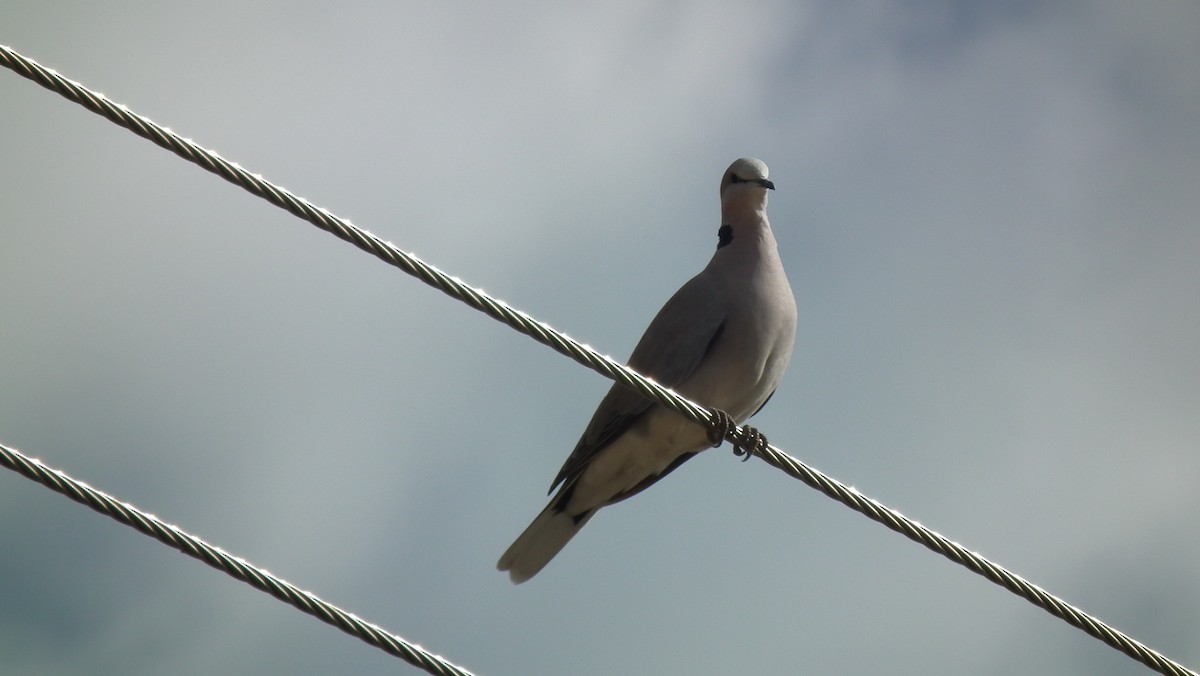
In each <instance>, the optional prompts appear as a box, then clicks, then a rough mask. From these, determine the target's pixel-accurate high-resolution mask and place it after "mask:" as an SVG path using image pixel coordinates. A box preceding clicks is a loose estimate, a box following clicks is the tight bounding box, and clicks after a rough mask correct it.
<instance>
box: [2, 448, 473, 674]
mask: <svg viewBox="0 0 1200 676" xmlns="http://www.w3.org/2000/svg"><path fill="white" fill-rule="evenodd" d="M0 465H3V466H4V467H7V468H8V469H11V470H13V471H14V472H17V473H18V474H22V475H24V476H26V477H28V478H30V479H32V480H34V481H36V482H38V483H40V484H42V485H43V486H46V487H47V488H49V489H51V490H53V491H55V492H58V493H62V494H63V495H65V496H67V497H68V498H71V499H72V500H74V501H75V502H78V503H80V504H82V505H87V506H88V507H91V508H92V509H94V510H96V511H97V512H100V513H101V514H103V515H105V516H107V517H109V518H111V519H113V520H115V521H117V522H119V523H123V524H125V525H126V526H131V527H132V528H134V529H136V530H138V531H140V532H142V533H144V534H145V535H149V536H150V537H152V538H154V539H155V540H158V541H159V542H161V543H163V544H165V545H167V546H168V547H172V548H174V549H178V550H179V551H181V552H183V553H184V554H187V555H188V556H190V557H192V558H194V559H199V560H200V561H203V562H204V563H207V564H208V565H210V566H212V567H213V568H216V569H217V570H219V571H222V572H224V573H226V574H227V575H230V576H232V577H235V578H237V579H239V580H241V581H242V582H245V583H246V584H248V585H250V586H251V587H254V588H255V589H257V590H259V591H263V592H266V593H268V594H270V595H271V596H274V597H275V598H277V599H279V600H280V601H283V602H284V603H287V604H289V605H291V606H294V607H296V608H298V609H299V610H301V611H303V612H305V613H308V614H309V615H312V616H313V617H315V618H317V619H318V620H321V621H322V622H324V623H326V624H330V625H333V626H335V627H337V628H338V629H341V630H342V631H344V632H346V633H347V634H350V635H351V636H354V637H356V638H358V639H361V640H363V641H365V642H366V643H368V644H370V645H373V646H375V647H376V648H379V649H381V650H383V651H384V652H387V653H390V654H392V655H395V656H396V657H399V658H400V659H402V660H404V661H405V662H408V663H409V664H411V665H413V666H414V667H419V668H421V669H424V670H425V671H427V672H429V673H431V674H436V675H437V676H472V674H471V672H469V671H467V670H466V669H464V668H462V667H460V666H457V665H455V664H451V663H450V662H447V661H446V660H445V659H443V658H442V657H439V656H437V655H434V654H433V653H431V652H429V651H427V650H425V649H424V648H422V647H421V646H419V645H415V644H413V643H409V642H408V641H405V640H404V639H403V638H400V637H399V636H396V635H395V634H390V633H388V632H387V631H385V630H384V629H382V628H380V627H378V626H377V625H374V624H371V623H370V622H365V621H363V620H360V619H359V618H357V617H355V616H354V615H353V614H351V613H348V612H346V611H344V610H342V609H341V608H338V607H337V606H335V605H332V604H330V603H326V602H325V601H322V600H321V599H319V598H317V597H316V596H314V595H313V594H311V593H309V592H306V591H304V590H303V589H300V588H299V587H297V586H295V585H293V584H291V583H289V582H287V581H284V580H281V579H279V578H278V577H275V576H274V575H272V574H271V573H269V572H267V571H265V570H263V569H262V568H259V567H257V566H255V565H254V564H252V563H249V562H247V561H244V560H242V559H240V558H238V557H236V556H232V555H230V554H227V553H226V552H224V551H222V550H221V549H220V548H219V547H214V546H212V545H210V544H208V543H207V542H205V541H203V540H201V539H200V538H198V537H196V536H194V535H190V534H188V533H186V532H184V531H183V530H180V529H179V528H178V527H177V526H172V525H171V524H169V523H165V522H163V521H161V520H159V519H158V518H157V517H155V516H153V515H151V514H147V513H145V512H143V511H141V510H140V509H138V508H137V507H134V506H133V505H131V504H129V503H127V502H122V501H120V500H118V499H116V498H114V497H112V496H111V495H108V494H106V493H103V492H101V491H98V490H96V489H95V488H92V487H91V486H89V485H87V484H85V483H83V482H82V481H77V480H75V479H72V478H71V477H69V476H67V475H66V474H64V473H62V472H60V471H58V470H56V469H53V468H51V467H47V466H46V465H44V464H42V463H41V462H40V461H38V460H36V459H34V458H30V457H29V456H26V455H24V454H23V453H21V452H20V451H18V450H16V449H13V448H9V447H8V446H5V445H4V444H0Z"/></svg>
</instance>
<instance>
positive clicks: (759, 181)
mask: <svg viewBox="0 0 1200 676" xmlns="http://www.w3.org/2000/svg"><path fill="white" fill-rule="evenodd" d="M754 182H755V183H757V184H759V185H761V186H762V187H764V188H766V189H767V190H774V189H775V184H774V183H772V182H770V181H768V180H767V179H765V178H756V179H754Z"/></svg>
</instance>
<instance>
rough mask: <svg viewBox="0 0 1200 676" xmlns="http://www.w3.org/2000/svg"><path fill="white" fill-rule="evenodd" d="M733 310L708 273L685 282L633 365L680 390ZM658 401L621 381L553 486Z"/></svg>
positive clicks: (661, 312)
mask: <svg viewBox="0 0 1200 676" xmlns="http://www.w3.org/2000/svg"><path fill="white" fill-rule="evenodd" d="M727 315H728V313H727V311H726V307H725V304H724V303H723V297H722V295H721V294H720V293H719V290H718V288H717V287H716V285H715V284H714V282H713V280H712V279H711V277H710V276H709V275H706V274H705V273H704V272H701V273H700V274H698V275H696V276H695V277H693V278H692V279H691V280H690V281H688V283H687V284H684V285H683V286H682V287H680V289H679V290H678V291H676V292H675V295H674V296H671V298H670V300H668V301H667V303H666V305H663V307H662V309H661V310H659V311H658V314H657V315H656V316H655V317H654V320H653V321H651V322H650V326H649V327H647V328H646V332H645V333H644V334H642V339H641V340H640V341H638V344H637V347H635V348H634V349H633V355H632V356H630V358H629V366H630V368H632V369H634V370H635V371H637V372H639V373H641V374H642V375H645V376H648V377H650V378H652V379H653V380H654V381H655V382H657V383H658V384H660V385H662V386H664V387H668V388H677V387H679V386H680V385H681V384H683V383H684V382H686V381H687V379H688V377H689V376H691V375H692V373H693V372H695V370H696V367H697V366H699V365H700V363H701V362H703V361H704V357H705V355H707V354H708V353H709V352H710V351H711V350H712V347H713V345H715V344H716V342H717V340H718V339H719V338H720V336H721V333H722V331H723V330H724V328H725V319H726V317H727ZM653 403H654V402H653V401H651V400H650V399H647V398H646V397H645V396H644V395H642V394H640V393H638V392H637V391H636V390H633V389H631V388H629V387H627V386H625V385H622V384H621V383H613V386H612V388H611V389H610V390H609V391H608V394H606V395H605V396H604V399H602V400H601V401H600V405H599V406H598V407H597V408H596V412H595V413H594V414H593V415H592V420H591V422H589V423H588V426H587V429H585V430H584V432H583V435H582V436H581V437H580V438H579V443H578V444H576V445H575V450H573V451H572V452H571V455H570V456H569V457H568V458H567V461H566V462H565V463H563V466H562V470H560V471H559V473H558V477H557V478H555V479H554V483H553V484H552V485H551V486H550V492H553V491H554V489H555V488H557V487H558V485H559V484H561V483H562V482H563V481H566V480H568V479H570V478H573V477H575V476H577V475H578V474H579V473H581V472H582V471H583V469H584V468H585V467H587V465H588V463H589V462H590V461H591V459H592V458H593V457H595V455H596V454H597V453H599V452H600V451H602V450H604V448H605V447H606V446H608V445H609V444H610V443H612V442H613V440H615V439H616V438H618V437H619V436H621V435H622V434H624V433H625V432H626V431H627V430H629V428H630V427H631V426H633V424H634V423H635V422H637V420H638V418H640V417H641V416H642V415H644V414H645V413H646V411H648V410H649V409H650V407H651V406H652V405H653Z"/></svg>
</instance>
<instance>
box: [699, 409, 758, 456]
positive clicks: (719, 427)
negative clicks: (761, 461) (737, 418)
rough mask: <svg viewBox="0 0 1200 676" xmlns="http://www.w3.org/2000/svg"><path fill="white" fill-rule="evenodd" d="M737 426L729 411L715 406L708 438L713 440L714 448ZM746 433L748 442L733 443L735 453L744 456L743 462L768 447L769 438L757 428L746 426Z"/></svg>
mask: <svg viewBox="0 0 1200 676" xmlns="http://www.w3.org/2000/svg"><path fill="white" fill-rule="evenodd" d="M736 428H737V423H735V422H734V421H733V418H732V417H730V415H729V414H728V413H726V412H725V411H722V410H720V409H716V408H714V409H713V410H712V427H709V428H708V440H709V441H711V442H712V445H713V448H716V447H718V446H720V445H721V442H722V441H724V440H725V436H726V435H727V434H729V433H730V432H732V431H733V430H734V429H736ZM745 433H746V442H747V443H744V444H739V443H734V445H733V454H734V455H736V456H738V457H740V458H742V462H745V461H747V460H749V459H750V456H751V455H753V454H754V453H755V452H761V451H762V450H763V449H764V448H766V447H767V438H766V437H765V436H763V434H762V432H759V431H758V429H757V428H754V427H746V428H745Z"/></svg>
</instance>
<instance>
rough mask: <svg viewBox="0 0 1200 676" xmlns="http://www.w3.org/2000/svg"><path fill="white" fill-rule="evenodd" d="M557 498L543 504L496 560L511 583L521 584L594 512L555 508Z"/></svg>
mask: <svg viewBox="0 0 1200 676" xmlns="http://www.w3.org/2000/svg"><path fill="white" fill-rule="evenodd" d="M557 502H559V501H558V500H557V499H556V500H551V501H550V504H549V505H546V508H545V509H543V510H542V513H541V514H538V515H537V518H535V519H534V520H533V523H531V524H529V527H528V528H526V529H525V532H523V533H521V535H520V536H519V537H517V539H516V541H515V542H513V543H512V546H510V547H509V548H508V551H506V552H504V555H503V556H501V557H500V561H499V562H498V563H497V564H496V568H497V570H507V571H508V577H509V579H511V580H512V581H513V584H521V583H522V582H524V581H526V580H528V579H529V578H531V577H533V576H534V575H537V574H538V571H540V570H541V569H542V568H545V567H546V564H547V563H550V559H553V558H554V556H555V555H556V554H558V553H559V551H561V550H562V548H563V547H565V546H567V543H568V542H570V541H571V538H573V537H575V534H576V533H578V532H579V529H581V528H583V526H584V524H586V523H587V522H588V519H590V518H592V514H595V513H596V510H594V509H590V510H588V511H586V512H584V513H583V514H578V515H575V516H572V515H570V514H568V513H567V512H564V511H559V510H558V509H556V503H557Z"/></svg>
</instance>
